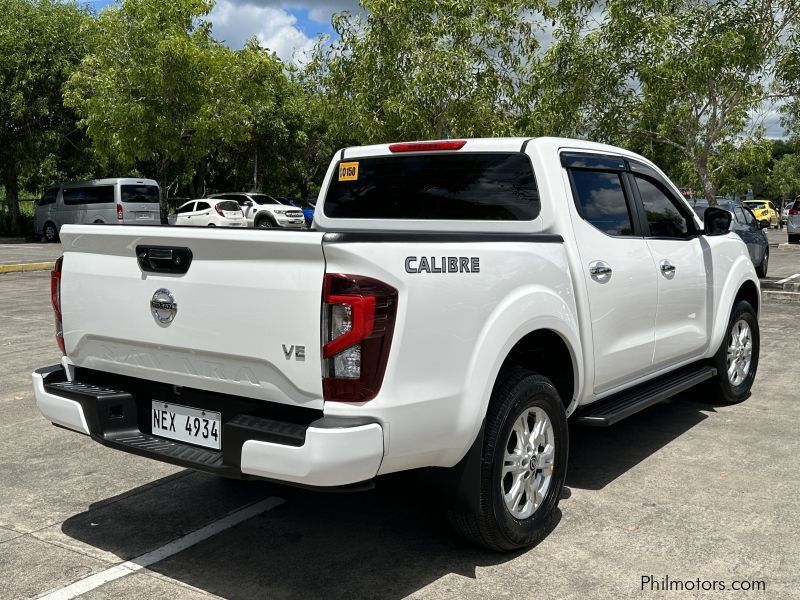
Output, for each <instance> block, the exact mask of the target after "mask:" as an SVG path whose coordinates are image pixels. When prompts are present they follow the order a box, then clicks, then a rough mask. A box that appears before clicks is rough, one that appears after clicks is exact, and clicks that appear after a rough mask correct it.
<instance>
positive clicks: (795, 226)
mask: <svg viewBox="0 0 800 600" xmlns="http://www.w3.org/2000/svg"><path fill="white" fill-rule="evenodd" d="M786 231H787V232H788V233H789V243H790V244H800V198H798V199H797V200H795V201H794V205H792V207H791V208H790V209H789V216H788V220H787V221H786Z"/></svg>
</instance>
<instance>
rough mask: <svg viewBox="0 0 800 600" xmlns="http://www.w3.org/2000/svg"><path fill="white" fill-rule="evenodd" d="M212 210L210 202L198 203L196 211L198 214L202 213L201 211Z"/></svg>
mask: <svg viewBox="0 0 800 600" xmlns="http://www.w3.org/2000/svg"><path fill="white" fill-rule="evenodd" d="M210 208H211V205H210V204H209V203H208V202H198V203H197V208H196V209H195V210H196V211H197V212H200V211H201V210H208V209H210Z"/></svg>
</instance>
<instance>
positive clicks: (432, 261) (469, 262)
mask: <svg viewBox="0 0 800 600" xmlns="http://www.w3.org/2000/svg"><path fill="white" fill-rule="evenodd" d="M405 269H406V273H480V272H481V259H480V257H479V256H430V257H429V256H419V257H417V256H407V257H406V260H405ZM284 352H286V348H284ZM295 352H297V350H295Z"/></svg>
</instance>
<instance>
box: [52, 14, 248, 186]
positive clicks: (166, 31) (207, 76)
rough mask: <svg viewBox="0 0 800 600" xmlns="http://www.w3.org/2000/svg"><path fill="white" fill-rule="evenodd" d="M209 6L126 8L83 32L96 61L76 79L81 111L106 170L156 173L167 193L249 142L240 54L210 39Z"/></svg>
mask: <svg viewBox="0 0 800 600" xmlns="http://www.w3.org/2000/svg"><path fill="white" fill-rule="evenodd" d="M212 6H213V2H212V1H211V0H172V1H170V2H162V1H160V0H124V2H121V3H120V4H117V5H114V6H112V7H109V8H107V9H105V10H103V11H102V13H101V14H100V15H99V17H98V18H97V19H96V20H94V21H92V22H90V23H88V24H87V25H86V27H85V31H86V35H87V37H88V39H89V47H90V52H89V54H88V55H87V56H86V57H85V58H84V60H83V61H82V62H81V64H80V66H79V67H78V69H77V70H76V71H75V72H74V73H73V74H72V76H71V77H70V79H69V81H68V83H67V86H66V92H65V103H66V104H67V105H69V106H72V107H74V108H75V110H76V111H77V112H78V113H79V115H80V116H81V121H80V123H81V125H83V126H85V127H86V130H87V132H88V134H89V136H90V137H91V139H92V142H93V145H94V150H95V152H96V153H97V155H98V156H99V157H100V158H101V159H102V160H104V161H107V162H109V163H116V164H118V165H120V166H122V167H124V168H129V169H132V168H134V167H135V166H136V165H137V164H146V165H152V168H153V169H154V170H155V173H156V177H157V179H158V181H159V183H160V184H161V185H162V189H165V190H166V188H167V187H168V184H169V182H170V181H171V178H180V177H181V176H184V175H185V174H187V173H188V174H195V173H196V172H197V171H198V170H199V171H203V170H205V169H206V168H207V161H208V156H209V154H210V152H211V151H212V149H213V148H215V147H216V146H217V145H221V144H231V143H238V142H242V141H246V140H247V139H248V138H249V135H250V132H251V128H250V116H251V112H250V108H249V107H248V105H247V102H246V98H245V97H244V96H243V94H242V93H241V86H240V77H241V76H242V75H243V71H242V68H241V65H240V63H239V62H238V61H237V60H236V53H234V52H233V51H232V50H230V49H229V48H227V47H225V46H223V45H221V44H220V43H218V42H217V41H216V40H214V38H213V37H212V36H211V28H210V24H209V23H208V22H207V21H206V20H205V19H204V17H206V16H207V15H208V13H209V11H210V10H211V8H212Z"/></svg>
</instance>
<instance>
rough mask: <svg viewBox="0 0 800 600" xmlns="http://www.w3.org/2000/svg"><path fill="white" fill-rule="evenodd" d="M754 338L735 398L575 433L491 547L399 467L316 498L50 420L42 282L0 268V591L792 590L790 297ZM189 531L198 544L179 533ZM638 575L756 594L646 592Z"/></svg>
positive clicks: (456, 593) (348, 594)
mask: <svg viewBox="0 0 800 600" xmlns="http://www.w3.org/2000/svg"><path fill="white" fill-rule="evenodd" d="M798 256H800V254H798ZM762 332H763V333H762V335H763V340H762V344H763V346H762V348H763V350H762V361H761V365H762V366H761V368H760V370H759V375H758V378H757V380H756V383H755V387H754V393H753V396H752V397H751V398H750V399H749V400H748V401H747V402H745V403H743V404H741V405H739V406H714V405H711V404H708V403H706V402H704V399H703V397H702V395H700V394H699V393H697V392H691V393H687V394H685V395H683V396H682V397H680V398H678V399H675V400H674V401H672V402H670V403H668V404H664V405H660V406H657V407H654V408H652V409H650V410H649V411H646V412H644V413H640V414H639V415H637V416H635V417H632V418H630V419H628V420H627V421H623V422H622V423H620V424H619V425H617V426H615V427H613V428H610V429H582V428H574V429H573V431H572V440H571V443H572V455H571V460H570V467H569V475H568V486H569V490H570V492H571V494H570V495H569V497H568V498H565V499H564V500H562V502H561V505H560V506H561V511H562V515H561V519H560V522H559V523H558V525H557V526H556V528H555V529H554V531H553V532H552V533H551V534H550V536H549V537H548V538H547V539H545V540H544V542H543V543H541V544H540V545H539V546H538V547H536V548H534V549H532V550H529V551H527V552H521V553H516V554H510V555H500V554H495V553H491V552H486V551H483V550H481V549H478V548H473V547H471V546H469V545H466V544H464V543H462V542H461V541H459V540H458V539H457V538H455V537H454V536H453V535H452V534H451V533H450V530H449V529H448V526H447V524H446V522H445V520H444V519H443V518H442V515H441V512H440V511H439V509H438V508H437V506H436V498H435V496H434V495H433V492H431V491H430V489H429V488H428V487H426V486H425V485H424V481H422V480H421V479H420V478H419V477H417V476H416V475H413V474H411V475H403V476H397V477H391V478H387V479H385V480H381V481H379V485H378V487H377V489H376V490H374V491H372V492H368V493H359V494H324V493H314V492H309V491H303V490H298V489H292V488H287V487H280V486H276V485H269V484H265V483H258V482H236V481H226V480H220V479H217V478H215V477H211V476H208V475H203V474H199V473H195V472H191V471H186V470H182V469H179V468H176V467H172V466H169V465H165V464H161V463H157V462H152V461H149V460H146V459H141V458H138V457H134V456H130V455H127V454H124V453H120V452H116V451H114V450H111V449H108V448H105V447H102V446H100V445H98V444H95V443H93V442H91V441H90V440H89V439H87V438H85V437H83V436H81V435H78V434H74V433H71V432H67V431H64V430H62V429H58V428H56V427H53V426H51V425H50V424H49V423H47V422H46V421H45V420H44V418H42V417H41V416H40V415H39V413H38V411H37V410H36V407H35V405H34V402H33V398H32V393H31V391H30V383H29V381H30V379H29V373H30V371H31V370H32V369H34V368H36V367H40V366H43V365H47V364H52V363H54V362H56V361H57V360H58V358H59V355H58V352H57V350H56V346H55V341H54V339H53V320H52V316H51V312H50V307H49V299H48V275H47V273H16V274H6V275H0V364H1V365H2V366H3V368H2V371H0V480H1V481H2V486H0V507H2V511H0V597H2V598H30V597H36V596H39V595H41V594H45V593H48V592H55V595H53V596H50V597H53V598H55V597H64V596H59V595H58V593H59V592H58V590H59V589H61V588H63V587H64V586H67V585H69V584H72V583H74V582H77V581H82V582H83V583H82V584H81V585H83V586H84V589H86V590H87V593H86V594H85V596H84V597H86V598H150V597H165V596H170V597H172V598H174V599H178V598H180V599H183V598H207V597H209V596H212V597H213V596H221V597H226V598H248V599H249V598H314V597H324V598H348V599H349V598H403V597H407V596H412V597H415V598H476V599H478V598H480V599H483V598H489V597H503V598H575V599H578V598H580V599H585V598H640V597H643V596H648V595H650V596H654V597H675V598H693V597H712V596H713V597H720V596H721V597H732V598H736V597H748V598H781V599H784V598H800V574H799V573H798V569H797V565H798V564H800V519H798V514H800V494H798V492H799V491H800V475H799V474H798V469H797V467H796V464H797V459H798V456H800V436H798V435H797V423H798V417H800V405H798V402H797V392H798V383H797V382H798V378H797V360H798V352H800V344H798V339H800V305H788V306H787V305H769V304H768V305H766V306H765V307H764V311H763V315H762ZM276 499H280V500H282V501H283V502H280V500H276ZM258 503H260V504H258ZM248 506H250V507H251V508H250V509H249V510H250V511H251V513H249V514H248V513H246V512H245V513H242V512H237V511H239V510H240V509H242V508H243V507H248ZM252 513H258V514H255V515H253V514H252ZM226 516H227V517H226ZM239 521H240V522H239ZM198 530H199V532H200V533H199V534H197V536H199V537H203V536H206V539H204V540H201V541H197V540H196V539H195V538H194V537H189V538H185V537H183V536H186V535H187V534H192V532H197V531H198ZM175 540H177V542H175ZM171 542H174V543H173V544H172V545H170V543H171ZM194 542H196V543H194ZM181 548H184V549H183V550H182V551H177V550H181ZM153 552H155V553H154V554H152V553H153ZM148 553H151V554H148ZM168 554H171V555H169V556H166V555H168ZM165 556H166V558H165ZM124 561H133V562H131V563H129V564H127V566H125V567H117V565H120V564H121V563H123V562H124ZM141 565H148V566H147V568H139V566H141ZM115 567H116V570H114V569H115ZM97 574H100V575H99V576H97V577H95V578H94V579H92V576H93V575H97ZM120 574H127V575H126V576H124V577H118V578H115V577H117V576H118V575H120ZM646 575H650V576H652V577H653V578H654V579H656V580H659V579H661V578H663V577H664V576H668V577H670V578H671V579H681V580H695V579H697V578H701V579H704V580H718V581H719V580H723V581H725V582H727V583H728V584H730V583H731V582H732V581H734V580H748V581H750V580H763V581H765V582H766V588H767V589H766V591H760V592H750V593H741V592H740V593H737V592H725V593H724V594H721V593H719V592H717V593H716V594H710V595H706V596H703V595H702V594H696V593H693V592H684V593H679V594H667V595H664V594H660V593H655V594H654V593H652V592H643V591H641V578H642V576H646ZM103 581H109V582H108V583H106V584H104V585H101V584H102V582H103Z"/></svg>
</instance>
